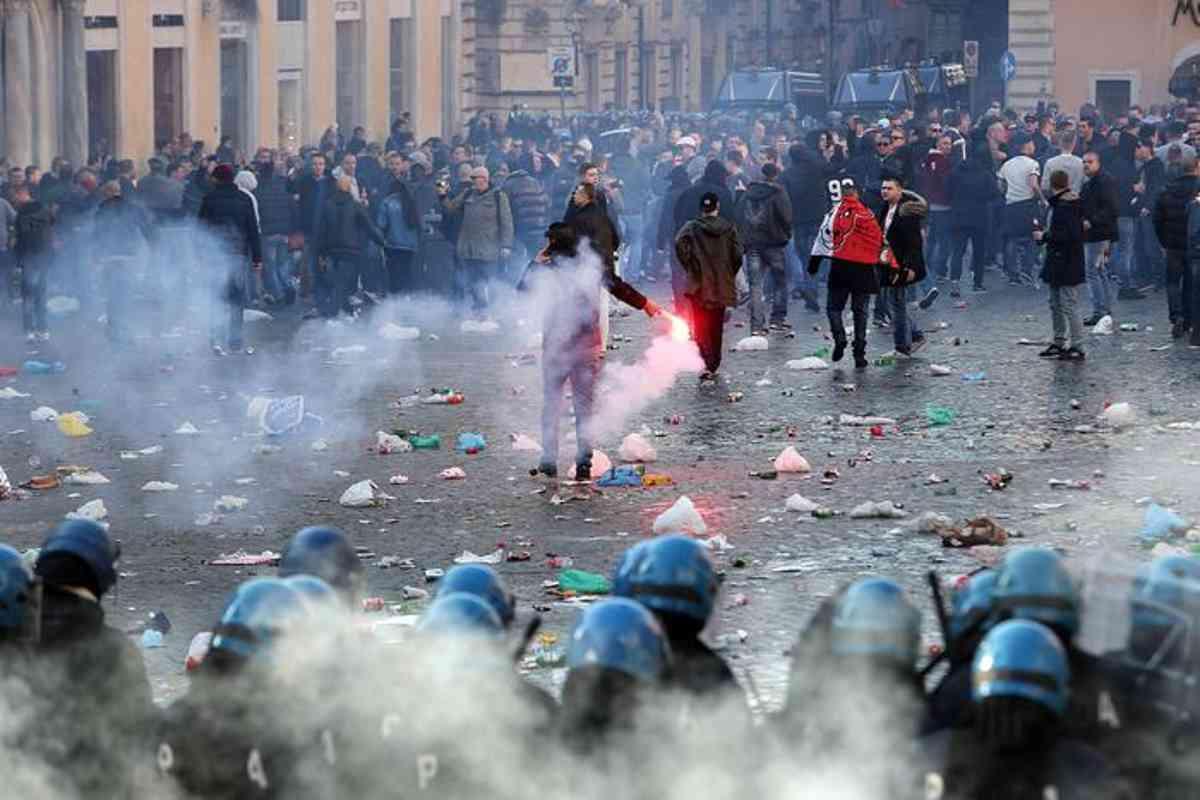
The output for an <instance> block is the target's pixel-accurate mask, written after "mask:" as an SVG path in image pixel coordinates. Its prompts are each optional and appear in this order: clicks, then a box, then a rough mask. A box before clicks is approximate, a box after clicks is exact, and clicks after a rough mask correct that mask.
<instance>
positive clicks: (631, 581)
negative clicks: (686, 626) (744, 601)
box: [613, 534, 718, 625]
mask: <svg viewBox="0 0 1200 800" xmlns="http://www.w3.org/2000/svg"><path fill="white" fill-rule="evenodd" d="M613 588H614V594H616V595H617V596H618V597H628V598H630V599H632V600H636V601H638V602H639V603H641V604H642V605H644V606H645V607H646V608H648V609H650V610H651V611H654V612H658V613H667V614H678V615H681V616H684V617H688V618H690V619H693V620H695V621H697V622H699V623H700V624H701V625H703V624H704V623H706V622H708V618H709V616H711V615H712V611H713V605H714V604H715V603H716V600H717V589H718V584H717V574H716V570H715V569H713V563H712V559H711V558H710V557H709V555H708V550H707V549H706V548H705V547H704V545H702V544H700V543H699V542H697V541H696V540H695V539H689V538H688V537H686V536H680V535H678V534H671V535H668V536H660V537H658V538H657V539H651V540H650V541H648V542H643V543H641V544H639V545H637V546H635V547H634V548H632V549H631V550H630V551H629V552H628V553H627V554H626V557H625V558H623V559H622V560H621V563H620V564H619V565H618V566H617V571H616V575H615V577H614V579H613Z"/></svg>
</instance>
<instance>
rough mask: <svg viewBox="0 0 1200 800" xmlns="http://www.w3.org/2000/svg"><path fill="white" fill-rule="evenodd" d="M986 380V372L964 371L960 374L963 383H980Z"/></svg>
mask: <svg viewBox="0 0 1200 800" xmlns="http://www.w3.org/2000/svg"><path fill="white" fill-rule="evenodd" d="M986 380H987V373H986V372H964V373H963V374H962V381H963V383H982V382H983V381H986Z"/></svg>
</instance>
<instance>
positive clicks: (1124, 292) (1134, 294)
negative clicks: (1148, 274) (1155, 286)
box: [1117, 288, 1146, 300]
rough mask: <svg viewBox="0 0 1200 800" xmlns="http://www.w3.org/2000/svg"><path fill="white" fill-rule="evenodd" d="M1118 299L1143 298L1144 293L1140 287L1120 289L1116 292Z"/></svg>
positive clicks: (1144, 296) (1144, 297)
mask: <svg viewBox="0 0 1200 800" xmlns="http://www.w3.org/2000/svg"><path fill="white" fill-rule="evenodd" d="M1117 299H1118V300H1145V299H1146V293H1145V292H1143V291H1142V290H1141V289H1133V288H1129V289H1121V290H1120V291H1118V292H1117Z"/></svg>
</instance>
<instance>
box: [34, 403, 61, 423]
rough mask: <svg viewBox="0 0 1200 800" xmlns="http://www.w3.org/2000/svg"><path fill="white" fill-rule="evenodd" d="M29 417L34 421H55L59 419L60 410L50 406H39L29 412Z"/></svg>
mask: <svg viewBox="0 0 1200 800" xmlns="http://www.w3.org/2000/svg"><path fill="white" fill-rule="evenodd" d="M29 418H30V419H31V420H33V421H34V422H54V420H56V419H58V412H57V411H55V410H54V409H53V408H51V407H50V406H38V407H37V408H35V409H34V410H33V411H30V412H29Z"/></svg>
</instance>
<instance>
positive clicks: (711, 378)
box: [700, 370, 717, 383]
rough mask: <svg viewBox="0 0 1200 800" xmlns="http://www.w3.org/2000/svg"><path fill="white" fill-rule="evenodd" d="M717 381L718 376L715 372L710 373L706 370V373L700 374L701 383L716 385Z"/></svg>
mask: <svg viewBox="0 0 1200 800" xmlns="http://www.w3.org/2000/svg"><path fill="white" fill-rule="evenodd" d="M716 380H717V375H716V373H715V372H709V371H708V370H704V372H701V373H700V383H715V382H716Z"/></svg>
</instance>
